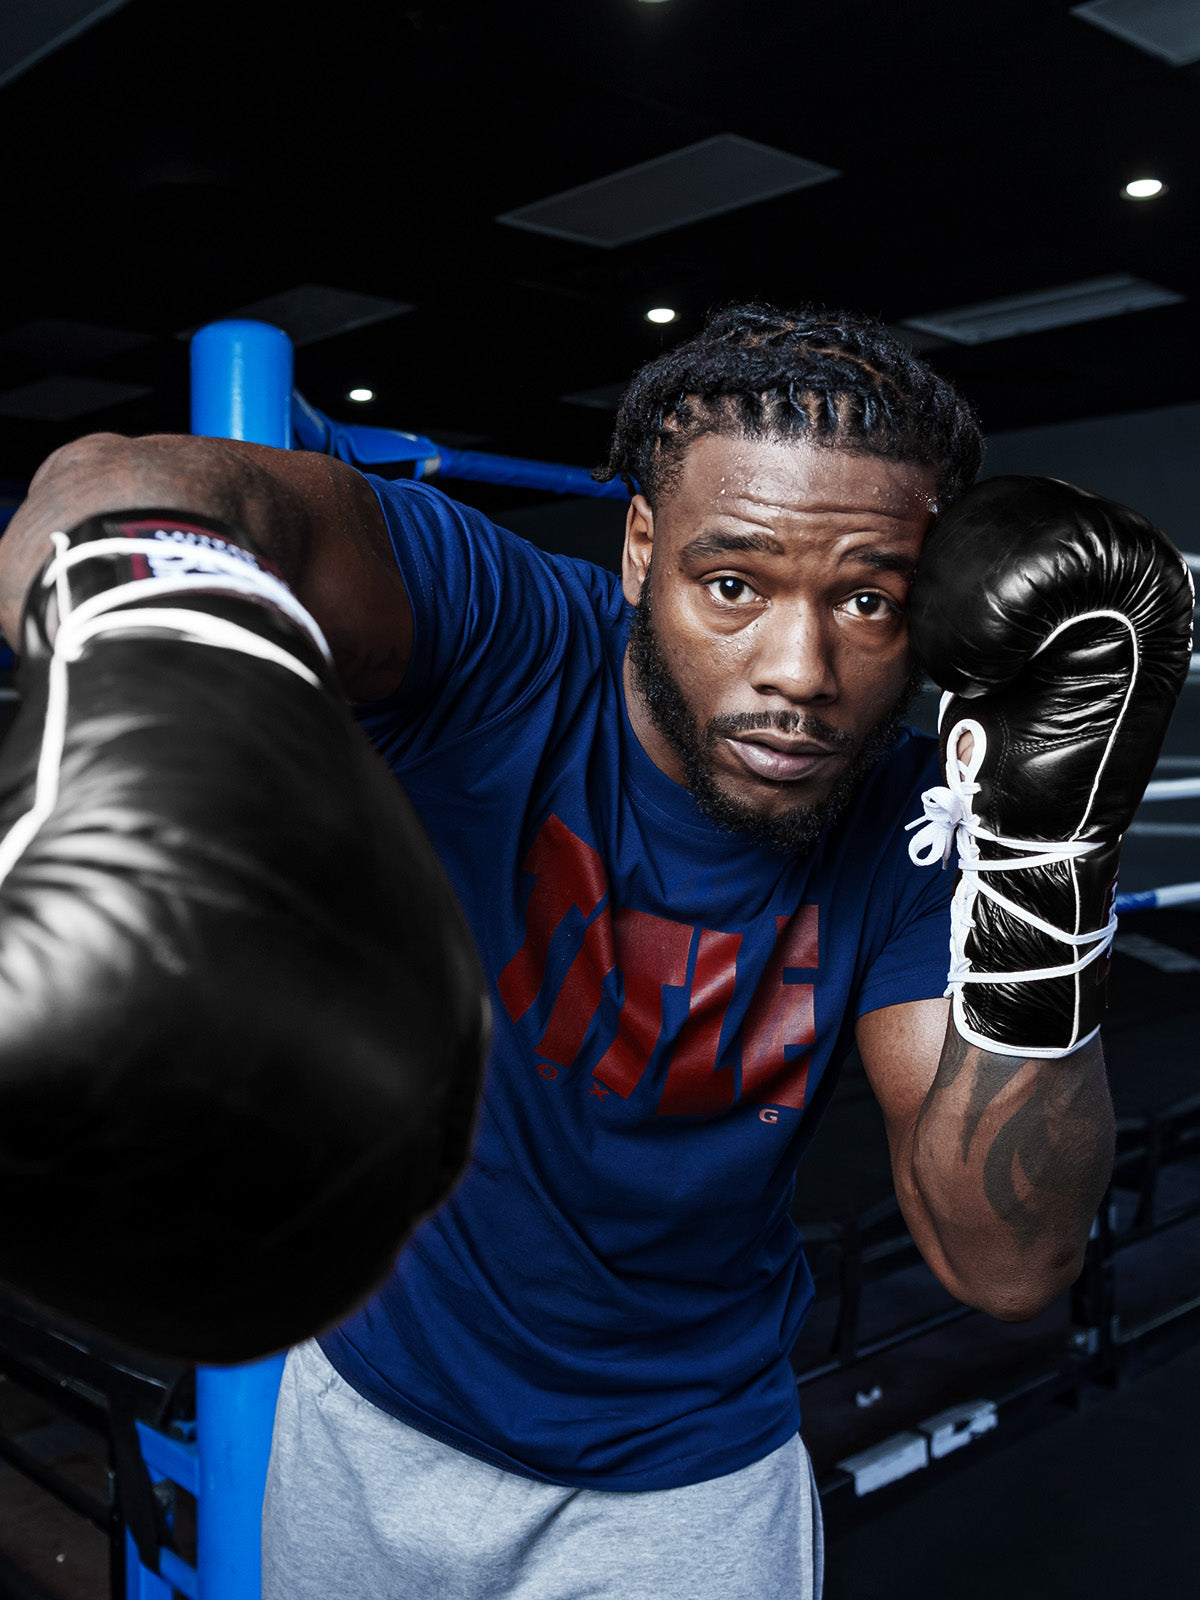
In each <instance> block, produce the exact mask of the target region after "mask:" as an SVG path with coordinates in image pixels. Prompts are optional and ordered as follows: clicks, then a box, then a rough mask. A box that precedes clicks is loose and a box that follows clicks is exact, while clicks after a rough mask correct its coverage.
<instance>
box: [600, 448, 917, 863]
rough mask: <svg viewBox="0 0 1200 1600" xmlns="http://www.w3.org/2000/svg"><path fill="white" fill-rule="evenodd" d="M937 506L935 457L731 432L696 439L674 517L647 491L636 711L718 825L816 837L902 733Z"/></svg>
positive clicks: (637, 601) (628, 589) (630, 548)
mask: <svg viewBox="0 0 1200 1600" xmlns="http://www.w3.org/2000/svg"><path fill="white" fill-rule="evenodd" d="M933 508H934V473H933V470H932V468H929V467H924V466H917V465H913V464H909V463H902V462H895V461H885V460H882V459H880V458H879V457H875V456H865V455H854V454H851V453H850V452H848V451H845V450H839V449H831V448H827V447H822V446H818V445H812V444H809V443H808V442H807V441H805V440H803V439H800V440H794V441H793V440H774V439H770V440H763V439H745V438H738V437H728V436H726V435H724V434H707V435H705V436H703V437H701V438H699V439H697V440H696V441H695V442H694V443H693V444H691V445H690V446H689V447H688V450H687V454H686V456H685V457H684V461H683V466H682V471H681V473H680V477H679V481H678V483H677V484H676V486H675V487H674V489H672V490H671V491H670V492H669V493H668V494H666V495H664V496H661V497H660V504H659V508H658V512H657V514H655V513H654V512H652V511H651V509H650V506H649V505H648V503H647V502H646V501H645V499H643V498H642V497H641V496H640V495H639V496H637V497H636V498H635V499H634V501H633V504H632V505H631V506H630V510H629V518H628V522H627V526H626V539H625V561H624V572H623V584H624V591H625V597H626V599H627V600H629V602H630V603H631V604H633V605H635V606H636V607H637V611H636V614H635V618H634V626H633V630H632V632H631V634H630V641H629V650H628V652H627V655H626V661H625V689H626V700H627V703H628V707H629V715H630V720H631V722H632V723H633V727H634V731H635V732H636V733H637V736H638V738H639V740H640V742H641V744H642V746H643V748H644V749H645V750H646V752H647V754H648V755H649V756H650V757H651V758H652V759H653V760H654V762H655V763H656V765H657V766H659V767H660V768H661V769H662V771H663V772H665V773H666V774H667V776H668V777H671V778H674V779H675V781H676V782H678V783H682V784H685V785H686V786H687V787H688V788H689V789H691V790H692V792H693V794H694V796H695V798H696V801H697V804H698V805H699V806H700V807H701V809H702V810H703V811H704V812H705V813H706V814H707V815H708V816H710V817H711V818H712V819H713V820H714V821H716V822H718V823H721V824H722V825H724V826H726V827H730V828H734V829H737V830H739V831H744V832H748V833H750V834H752V835H753V836H755V837H756V838H758V839H760V840H761V841H763V842H764V843H767V844H770V845H773V846H775V847H776V848H779V849H784V850H793V849H796V848H798V847H802V846H805V845H807V844H809V843H811V842H812V840H813V839H815V838H816V836H817V834H818V833H819V832H820V830H821V828H822V827H823V826H824V825H825V823H826V822H827V821H828V820H829V819H830V817H832V816H833V815H835V814H836V813H837V812H838V811H839V810H840V809H841V808H842V807H843V806H844V805H845V804H846V802H847V801H848V800H849V798H850V797H851V795H852V794H853V793H854V791H855V789H856V788H857V786H858V784H859V782H860V781H861V779H862V776H863V774H864V772H865V771H866V770H867V768H868V767H869V766H870V764H871V763H872V762H873V761H874V760H876V759H878V757H879V755H881V754H882V752H883V750H884V749H886V747H887V745H888V744H889V743H890V742H891V739H892V738H893V737H894V734H895V729H896V725H897V723H898V720H899V716H900V712H901V710H902V709H903V706H904V705H905V704H907V701H908V698H909V695H910V693H911V691H912V688H913V686H914V683H915V682H916V681H917V680H916V679H915V677H914V671H913V666H914V664H913V660H912V656H911V654H910V652H909V647H908V628H907V622H906V617H905V608H906V602H907V598H908V589H909V584H910V583H911V581H912V575H913V571H914V569H915V567H916V563H917V557H918V556H919V554H920V551H921V544H922V541H923V539H924V537H925V533H926V531H927V530H928V528H929V525H930V523H931V522H932V521H933ZM651 556H653V563H651Z"/></svg>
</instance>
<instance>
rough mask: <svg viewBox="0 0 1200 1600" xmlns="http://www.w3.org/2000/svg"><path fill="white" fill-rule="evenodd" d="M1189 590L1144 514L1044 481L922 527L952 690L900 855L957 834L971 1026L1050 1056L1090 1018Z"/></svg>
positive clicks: (965, 1023) (924, 626)
mask: <svg viewBox="0 0 1200 1600" xmlns="http://www.w3.org/2000/svg"><path fill="white" fill-rule="evenodd" d="M1193 604H1194V598H1193V592H1192V582H1191V575H1190V573H1189V572H1188V569H1187V565H1186V563H1185V562H1184V560H1183V558H1182V557H1181V556H1180V554H1179V552H1178V551H1177V550H1176V549H1175V547H1174V546H1173V545H1172V544H1171V543H1170V541H1169V540H1168V539H1167V538H1166V536H1165V535H1164V534H1162V533H1161V532H1160V531H1159V530H1158V529H1157V528H1156V527H1154V525H1153V524H1152V523H1150V522H1148V521H1147V520H1146V518H1145V517H1142V516H1139V515H1138V513H1137V512H1136V511H1130V510H1129V509H1128V508H1127V507H1125V506H1122V505H1118V504H1116V502H1115V501H1112V500H1107V499H1105V498H1104V497H1103V496H1102V495H1098V494H1092V493H1090V492H1089V491H1088V490H1086V489H1080V488H1076V487H1075V486H1074V485H1073V484H1069V483H1060V482H1058V481H1057V480H1056V479H1053V478H1032V477H1029V478H1027V477H1000V478H992V479H989V480H987V481H985V482H983V483H980V484H977V485H976V486H975V487H974V488H973V489H970V490H968V491H967V493H966V494H964V495H963V497H962V498H961V499H960V500H958V501H956V502H955V504H954V505H952V506H951V507H950V508H949V509H948V510H947V512H946V513H945V515H944V516H942V517H940V518H939V519H938V521H937V522H936V524H935V525H934V527H933V529H932V530H931V532H930V534H929V536H928V538H927V539H926V542H925V547H924V550H923V551H922V555H921V560H920V565H919V567H918V570H917V575H916V578H915V580H914V583H913V588H912V593H911V596H910V602H909V627H910V637H911V639H912V643H913V648H914V650H915V651H916V654H917V656H918V659H919V660H920V662H921V664H922V665H923V666H924V667H925V669H926V670H927V671H928V673H929V675H930V677H931V678H932V679H933V680H934V682H935V683H937V684H938V685H939V686H940V687H941V688H942V689H943V690H945V691H946V693H945V694H944V695H943V697H942V705H941V711H940V715H939V731H940V739H941V753H942V770H943V773H944V774H945V779H946V787H945V788H944V789H935V790H929V791H928V792H927V793H926V794H925V795H924V796H923V799H924V802H925V813H926V815H925V819H918V822H916V823H912V824H910V827H917V826H919V824H920V822H921V820H924V822H925V826H924V827H922V828H921V832H920V833H918V834H917V835H916V838H915V839H914V840H913V843H912V845H911V846H910V853H911V854H912V857H913V860H914V861H916V862H918V863H919V864H920V865H929V864H930V863H931V862H933V861H934V860H937V859H942V860H946V859H947V858H948V856H949V852H950V849H951V845H952V843H953V842H954V840H955V839H956V840H957V844H958V864H959V870H960V878H959V882H958V884H957V887H956V889H955V894H954V901H953V905H952V909H951V939H950V952H951V961H950V973H949V987H948V989H947V991H946V992H947V994H949V995H952V996H953V1002H954V1003H953V1014H954V1023H955V1026H956V1027H957V1029H958V1032H959V1033H960V1034H961V1035H962V1037H963V1038H964V1039H967V1040H969V1041H971V1042H973V1043H975V1044H979V1045H983V1046H985V1047H986V1048H987V1049H989V1050H993V1051H997V1052H999V1053H1001V1054H1006V1055H1021V1056H1031V1057H1056V1056H1063V1055H1067V1054H1069V1053H1070V1052H1071V1051H1072V1050H1074V1049H1076V1048H1077V1047H1078V1046H1079V1045H1081V1044H1083V1043H1084V1042H1085V1041H1086V1040H1088V1039H1089V1038H1091V1037H1092V1035H1093V1034H1095V1032H1096V1030H1097V1029H1098V1027H1099V1025H1100V1019H1101V1017H1102V1016H1103V1014H1104V1010H1105V1004H1106V982H1107V971H1108V964H1109V963H1108V958H1107V952H1108V949H1109V946H1110V944H1111V942H1112V937H1113V933H1114V931H1115V928H1116V919H1115V916H1114V914H1113V901H1114V897H1115V891H1116V877H1117V867H1118V864H1119V861H1120V854H1121V839H1122V835H1123V834H1124V832H1125V829H1126V828H1127V827H1128V826H1129V823H1130V821H1131V820H1132V818H1133V814H1134V812H1135V810H1136V809H1137V806H1138V804H1139V802H1140V800H1141V798H1142V794H1143V791H1144V790H1145V787H1146V784H1147V783H1148V782H1149V780H1150V776H1151V774H1152V772H1153V771H1154V765H1155V762H1156V760H1157V759H1158V753H1159V750H1160V749H1161V747H1162V742H1163V738H1164V736H1165V734H1166V730H1167V724H1168V722H1169V721H1170V717H1171V712H1172V710H1173V709H1174V706H1175V702H1176V700H1177V699H1178V697H1179V694H1180V691H1181V689H1182V688H1183V685H1184V683H1185V682H1186V681H1187V674H1188V666H1189V662H1190V660H1191V648H1192V608H1193ZM964 734H970V735H971V736H972V737H973V739H974V749H973V751H972V752H971V754H970V756H969V758H967V757H965V756H964V754H963V751H964V748H965V742H964V744H961V745H960V741H962V740H963V735H964Z"/></svg>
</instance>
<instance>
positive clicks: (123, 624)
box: [0, 532, 333, 884]
mask: <svg viewBox="0 0 1200 1600" xmlns="http://www.w3.org/2000/svg"><path fill="white" fill-rule="evenodd" d="M50 540H51V543H52V544H53V546H54V550H55V555H54V559H53V560H52V561H51V563H50V565H49V566H48V567H47V569H46V572H45V574H44V576H43V578H42V583H43V585H44V586H45V587H47V588H49V587H50V586H51V585H53V586H54V588H55V593H56V598H57V600H58V632H57V634H56V635H55V640H54V651H53V654H52V656H51V658H50V667H49V684H48V690H47V700H46V721H45V725H44V727H43V730H42V747H41V751H40V753H39V756H38V768H37V781H36V785H35V788H34V799H33V805H32V806H31V807H30V809H29V810H28V811H26V812H24V813H23V814H22V815H21V816H20V817H18V818H17V820H16V821H15V822H14V823H13V825H12V827H11V828H10V829H9V831H8V833H7V834H6V835H5V837H4V838H3V840H0V884H2V883H3V882H4V880H5V878H7V876H8V874H9V873H10V872H11V871H12V868H13V866H14V864H15V863H16V862H17V861H18V860H19V859H20V857H21V855H22V854H23V853H24V851H25V850H26V849H27V847H28V845H29V844H30V842H31V840H32V839H33V838H34V836H35V835H36V834H37V832H38V829H39V828H41V827H42V825H43V824H44V823H45V822H46V821H47V820H48V819H49V817H50V816H51V814H52V813H53V811H54V807H55V805H56V804H57V803H58V789H59V775H60V771H61V767H62V756H63V748H64V746H65V743H66V732H67V698H68V696H67V689H68V682H67V668H68V666H69V665H70V664H71V663H72V662H76V661H78V660H79V659H80V658H81V656H82V655H83V652H84V649H85V647H86V646H87V645H88V644H90V643H91V642H92V640H94V639H97V638H103V637H105V636H118V635H121V634H126V633H131V632H137V631H145V630H151V631H152V632H154V633H160V634H163V633H165V634H168V635H173V636H175V637H177V638H180V639H185V640H187V641H188V642H189V643H192V644H206V645H212V646H214V647H216V648H217V649H221V650H240V651H241V652H242V653H243V654H245V655H252V656H257V657H258V658H259V659H260V660H263V661H270V662H272V663H274V664H275V665H276V666H280V667H286V668H287V669H288V671H289V672H294V673H295V674H296V676H297V677H300V678H303V679H304V681H305V682H306V683H310V684H312V685H313V687H314V688H318V689H319V688H322V687H323V685H322V683H321V680H320V678H318V677H317V675H316V673H315V672H313V671H312V670H311V669H310V668H309V667H307V666H306V665H305V664H304V663H303V662H302V661H299V660H298V659H297V658H296V657H295V656H293V655H291V654H290V653H289V652H288V651H286V650H284V649H283V648H282V647H281V646H280V645H277V644H275V643H273V642H272V641H271V640H270V639H264V638H262V637H261V636H260V635H259V634H257V633H253V632H252V631H251V630H250V629H249V628H243V627H241V626H240V625H239V624H238V623H236V622H231V621H230V620H229V619H228V618H227V617H214V616H211V615H210V614H209V613H208V612H205V611H189V610H184V609H174V608H166V609H164V608H162V607H158V606H145V607H138V608H136V609H133V610H121V611H117V610H116V608H117V607H128V606H129V604H130V602H131V601H133V600H148V599H154V598H157V597H162V598H166V597H167V596H178V595H181V594H195V595H200V594H206V595H214V594H215V595H221V596H225V597H230V598H234V599H252V600H254V601H256V602H257V603H259V604H261V603H262V602H263V601H264V600H265V601H267V602H268V603H269V604H270V605H272V606H273V607H275V608H276V609H278V610H280V611H283V612H284V613H285V614H286V615H287V616H288V617H289V618H290V619H291V620H292V621H293V622H294V623H296V624H297V626H298V627H300V628H301V629H302V630H303V631H304V632H305V633H306V634H307V635H308V637H309V638H310V639H311V640H312V642H313V644H314V645H315V646H316V647H317V649H318V650H319V651H320V653H321V655H322V657H323V658H324V659H325V660H326V661H327V662H330V663H331V664H332V660H333V658H332V656H331V654H330V650H329V646H328V644H327V643H326V641H325V636H324V634H323V633H322V632H321V630H320V628H319V627H318V626H317V623H316V622H315V621H314V619H313V618H312V617H311V616H310V615H309V613H308V612H307V611H306V610H305V609H304V607H303V606H302V605H301V604H300V602H299V601H298V600H297V599H296V597H295V595H293V594H292V592H291V590H290V589H288V588H287V586H286V585H285V584H283V583H281V582H280V581H279V579H278V578H274V577H272V576H271V574H270V573H267V572H263V571H262V570H261V568H259V567H257V566H256V565H254V564H253V562H252V560H251V559H250V558H249V557H245V556H243V557H235V556H232V555H229V554H226V553H225V552H223V551H220V550H212V549H205V548H203V547H201V546H197V545H190V544H188V545H182V544H173V543H165V542H160V541H159V540H156V539H121V538H113V539H96V540H93V541H92V542H91V543H89V544H81V545H76V546H75V547H74V548H72V547H71V546H70V544H69V542H68V537H67V535H66V534H65V533H61V532H58V533H52V534H51V535H50ZM138 554H140V555H145V556H147V557H150V558H152V565H153V568H154V569H160V570H162V572H163V575H162V576H159V575H158V572H157V571H156V573H155V576H153V577H150V578H142V579H138V580H136V581H134V582H131V583H122V584H118V585H116V586H115V587H114V588H112V589H106V590H103V591H102V592H101V593H100V594H97V595H93V596H92V597H91V598H90V599H88V600H84V601H81V602H80V604H79V605H77V606H76V605H73V604H72V602H71V592H70V585H69V583H68V582H67V574H68V572H69V571H70V570H71V568H73V567H76V566H78V565H79V564H80V563H81V562H83V561H88V560H91V559H92V558H93V557H95V556H112V555H120V556H130V555H138Z"/></svg>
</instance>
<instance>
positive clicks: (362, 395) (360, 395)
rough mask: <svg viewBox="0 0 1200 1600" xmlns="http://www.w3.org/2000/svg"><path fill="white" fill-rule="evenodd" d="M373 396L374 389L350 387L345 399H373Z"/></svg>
mask: <svg viewBox="0 0 1200 1600" xmlns="http://www.w3.org/2000/svg"><path fill="white" fill-rule="evenodd" d="M374 398H375V391H374V389H351V391H350V393H349V394H348V395H347V396H346V399H347V400H374Z"/></svg>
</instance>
